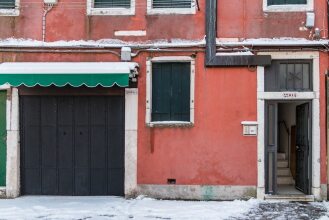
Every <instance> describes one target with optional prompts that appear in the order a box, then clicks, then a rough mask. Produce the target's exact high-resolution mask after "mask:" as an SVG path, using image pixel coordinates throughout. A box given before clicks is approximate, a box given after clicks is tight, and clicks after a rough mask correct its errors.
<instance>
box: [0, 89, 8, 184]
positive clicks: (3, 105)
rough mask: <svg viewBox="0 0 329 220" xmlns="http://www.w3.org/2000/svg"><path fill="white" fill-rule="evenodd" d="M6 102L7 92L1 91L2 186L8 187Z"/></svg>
mask: <svg viewBox="0 0 329 220" xmlns="http://www.w3.org/2000/svg"><path fill="white" fill-rule="evenodd" d="M6 100H7V92H6V91H0V186H6V164H7V162H6V161H7V159H6V158H7V144H6V143H7V142H6V137H7V130H6Z"/></svg>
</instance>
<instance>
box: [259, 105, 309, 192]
mask: <svg viewBox="0 0 329 220" xmlns="http://www.w3.org/2000/svg"><path fill="white" fill-rule="evenodd" d="M283 101H284V103H288V104H289V103H295V102H304V103H308V104H309V113H310V115H311V117H309V119H310V120H311V123H310V128H309V129H308V130H309V134H308V135H310V137H309V156H310V155H312V148H313V147H312V139H313V138H312V137H313V129H312V128H313V117H312V115H313V114H312V100H288V101H287V100H265V106H264V108H265V109H264V112H265V118H264V125H265V126H264V129H265V130H264V131H265V133H264V136H265V139H264V148H265V150H264V162H265V193H266V192H267V191H268V190H266V188H267V187H268V185H269V179H268V178H269V177H268V173H267V172H266V170H267V169H268V157H267V152H268V150H267V148H268V146H267V145H268V144H267V142H268V141H267V140H268V135H267V134H268V126H266V123H267V121H266V120H267V117H268V112H267V110H266V107H267V106H268V104H275V105H276V107H275V114H276V115H275V120H276V124H275V131H274V134H275V142H276V151H275V152H274V154H275V156H274V161H273V166H274V172H273V179H275V181H274V183H273V188H274V190H273V194H274V195H275V194H277V150H278V149H277V147H278V139H279V133H278V132H279V130H278V118H279V103H283ZM296 107H297V106H296ZM295 117H297V115H295ZM308 160H309V161H308V167H307V169H308V170H309V172H308V175H309V177H308V189H307V190H308V194H311V192H312V158H308ZM308 194H306V195H308Z"/></svg>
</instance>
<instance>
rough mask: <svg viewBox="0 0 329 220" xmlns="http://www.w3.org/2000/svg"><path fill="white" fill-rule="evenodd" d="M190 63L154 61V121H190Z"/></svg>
mask: <svg viewBox="0 0 329 220" xmlns="http://www.w3.org/2000/svg"><path fill="white" fill-rule="evenodd" d="M190 66H191V64H190V63H153V65H152V116H151V118H152V121H190V77H191V74H190V68H191V67H190Z"/></svg>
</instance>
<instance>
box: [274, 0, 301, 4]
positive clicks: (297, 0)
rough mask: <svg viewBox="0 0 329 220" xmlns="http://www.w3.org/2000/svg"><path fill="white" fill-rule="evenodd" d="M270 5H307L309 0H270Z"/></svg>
mask: <svg viewBox="0 0 329 220" xmlns="http://www.w3.org/2000/svg"><path fill="white" fill-rule="evenodd" d="M267 4H268V5H305V4H307V0H268V1H267Z"/></svg>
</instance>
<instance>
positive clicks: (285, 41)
mask: <svg viewBox="0 0 329 220" xmlns="http://www.w3.org/2000/svg"><path fill="white" fill-rule="evenodd" d="M216 43H217V45H218V46H328V43H329V41H328V40H324V39H322V40H308V39H305V38H257V39H244V40H238V41H237V39H235V38H232V39H231V40H230V39H229V38H228V39H225V40H222V39H217V40H216Z"/></svg>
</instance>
